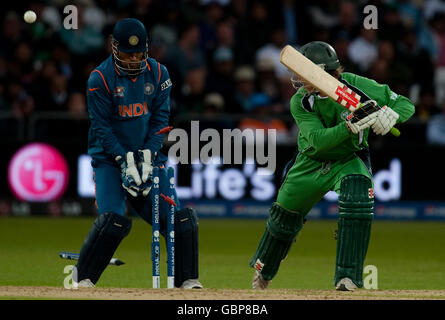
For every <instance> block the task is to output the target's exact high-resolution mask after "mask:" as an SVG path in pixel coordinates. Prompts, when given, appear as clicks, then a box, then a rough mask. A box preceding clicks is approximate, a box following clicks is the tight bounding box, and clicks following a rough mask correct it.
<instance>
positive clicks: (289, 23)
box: [283, 0, 298, 46]
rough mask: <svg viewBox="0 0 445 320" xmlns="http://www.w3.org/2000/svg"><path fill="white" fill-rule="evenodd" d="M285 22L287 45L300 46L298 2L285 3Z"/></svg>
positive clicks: (291, 0)
mask: <svg viewBox="0 0 445 320" xmlns="http://www.w3.org/2000/svg"><path fill="white" fill-rule="evenodd" d="M283 21H284V30H285V33H286V39H287V43H288V44H290V45H293V46H296V45H297V44H298V29H297V26H298V23H297V1H295V0H284V1H283Z"/></svg>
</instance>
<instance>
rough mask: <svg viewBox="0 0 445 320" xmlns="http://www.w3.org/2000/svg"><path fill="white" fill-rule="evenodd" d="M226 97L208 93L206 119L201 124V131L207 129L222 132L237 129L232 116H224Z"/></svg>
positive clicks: (205, 110)
mask: <svg viewBox="0 0 445 320" xmlns="http://www.w3.org/2000/svg"><path fill="white" fill-rule="evenodd" d="M224 110H225V101H224V97H223V96H222V95H221V94H219V93H217V92H210V93H207V94H206V95H205V97H204V112H203V116H204V119H203V120H201V121H200V122H199V128H200V130H204V129H207V128H211V129H216V130H218V131H219V132H222V130H223V129H232V128H235V123H234V121H233V120H232V119H231V117H230V116H228V117H227V116H224Z"/></svg>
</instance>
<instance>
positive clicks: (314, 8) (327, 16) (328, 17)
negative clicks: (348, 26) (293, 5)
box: [307, 1, 338, 29]
mask: <svg viewBox="0 0 445 320" xmlns="http://www.w3.org/2000/svg"><path fill="white" fill-rule="evenodd" d="M307 13H308V15H309V17H310V19H311V21H312V23H313V24H314V25H315V26H321V27H323V28H326V29H329V28H332V27H334V26H335V25H336V24H337V22H338V16H337V14H338V8H337V3H336V1H323V3H322V4H321V5H320V4H316V3H311V4H309V5H308V6H307Z"/></svg>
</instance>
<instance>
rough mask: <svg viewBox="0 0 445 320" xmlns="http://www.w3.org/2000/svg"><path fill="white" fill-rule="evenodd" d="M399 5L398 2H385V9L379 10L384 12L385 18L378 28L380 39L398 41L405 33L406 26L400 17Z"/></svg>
mask: <svg viewBox="0 0 445 320" xmlns="http://www.w3.org/2000/svg"><path fill="white" fill-rule="evenodd" d="M397 6H398V4H397V3H396V2H387V3H385V4H384V6H383V10H381V11H379V13H380V12H382V13H383V19H382V20H381V23H380V25H379V28H378V29H377V30H378V36H379V39H382V40H389V41H391V42H396V41H398V40H399V39H400V35H401V34H403V30H404V29H405V27H404V26H403V24H402V21H401V19H400V14H399V11H398V8H397Z"/></svg>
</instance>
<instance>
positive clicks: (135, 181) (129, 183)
mask: <svg viewBox="0 0 445 320" xmlns="http://www.w3.org/2000/svg"><path fill="white" fill-rule="evenodd" d="M115 160H116V162H117V163H118V164H119V166H120V167H121V178H122V187H123V188H124V189H125V190H127V192H128V193H129V194H130V195H132V196H133V197H137V196H138V191H139V188H138V186H140V185H141V183H142V181H141V177H140V176H139V172H138V169H137V167H136V162H135V161H134V154H133V152H127V153H126V154H125V158H124V159H123V158H122V157H121V156H117V157H116V158H115Z"/></svg>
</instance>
